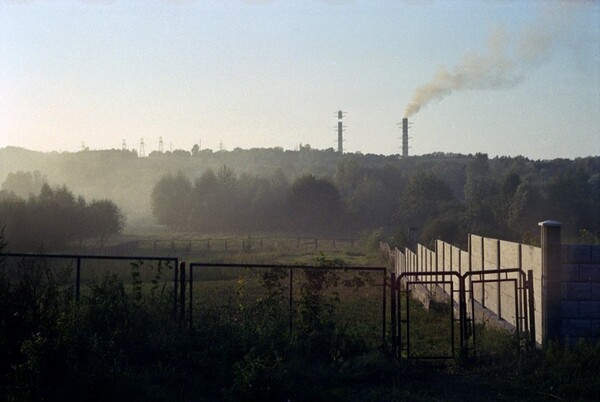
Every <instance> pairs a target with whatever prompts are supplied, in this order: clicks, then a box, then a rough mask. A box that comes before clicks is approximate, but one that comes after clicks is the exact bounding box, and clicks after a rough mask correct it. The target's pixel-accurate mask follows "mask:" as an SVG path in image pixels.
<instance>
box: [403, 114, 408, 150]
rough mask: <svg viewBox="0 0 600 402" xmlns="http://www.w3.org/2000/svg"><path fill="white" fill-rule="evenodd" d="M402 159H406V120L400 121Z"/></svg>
mask: <svg viewBox="0 0 600 402" xmlns="http://www.w3.org/2000/svg"><path fill="white" fill-rule="evenodd" d="M402 157H403V158H406V157H408V118H406V117H405V118H403V119H402Z"/></svg>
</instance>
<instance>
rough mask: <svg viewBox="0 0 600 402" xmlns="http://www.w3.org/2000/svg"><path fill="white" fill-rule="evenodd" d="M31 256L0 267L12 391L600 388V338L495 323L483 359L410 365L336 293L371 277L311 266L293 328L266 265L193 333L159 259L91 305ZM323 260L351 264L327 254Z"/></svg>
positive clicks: (223, 393)
mask: <svg viewBox="0 0 600 402" xmlns="http://www.w3.org/2000/svg"><path fill="white" fill-rule="evenodd" d="M3 244H4V242H3V239H2V237H1V236H0V245H3ZM1 248H2V247H0V249H1ZM0 251H1V250H0ZM31 261H33V260H29V262H24V263H23V264H22V265H21V269H20V271H19V272H20V273H19V275H18V276H11V277H8V276H7V275H6V271H5V270H4V269H3V270H2V276H0V303H1V305H2V306H3V308H2V309H0V315H1V317H0V345H1V348H0V351H1V353H2V356H1V358H0V399H2V400H7V401H27V400H47V401H53V400H56V401H58V400H60V401H69V400H73V401H75V400H82V399H85V400H90V401H105V400H115V401H119V400H120V401H132V400H148V401H153V400H154V401H165V400H167V401H168V400H173V401H175V400H196V401H210V400H215V401H216V400H235V401H239V400H242V401H243V400H246V401H270V400H272V401H282V400H296V401H309V400H310V401H319V400H323V401H331V400H333V401H336V400H338V401H394V400H451V401H452V400H456V401H458V400H465V399H469V400H481V399H492V400H528V401H529V400H540V401H542V400H547V399H557V398H562V399H567V400H586V399H588V400H593V399H595V398H596V397H597V395H598V394H599V392H600V380H599V379H600V346H598V345H585V344H578V345H576V346H575V347H574V348H572V349H571V348H563V347H561V346H558V345H550V346H548V347H546V348H545V349H544V350H541V351H536V352H532V353H529V354H525V353H518V352H517V349H515V348H514V342H513V340H512V337H511V336H510V334H506V333H502V332H496V331H492V330H485V331H487V332H485V334H486V336H485V338H488V339H490V342H488V343H487V344H486V345H485V347H484V349H482V353H480V354H479V357H478V359H477V360H476V361H473V360H470V359H467V360H458V361H455V362H450V363H448V364H442V365H434V366H432V365H430V364H428V363H423V362H419V361H409V360H405V359H402V360H401V361H399V362H396V361H395V360H394V359H393V358H392V357H391V356H390V354H389V351H387V350H386V349H380V348H379V347H377V346H374V345H373V344H371V343H369V342H366V341H365V339H363V338H362V337H360V336H357V333H358V332H355V331H352V330H351V329H352V328H350V327H348V326H347V325H340V316H339V315H338V314H337V313H336V311H339V307H340V303H344V302H345V301H344V300H342V299H341V298H340V296H339V294H338V295H337V296H336V293H335V292H331V290H332V289H334V288H336V286H343V287H344V288H345V289H350V290H351V291H353V290H352V289H357V290H356V291H357V292H360V286H361V282H360V281H361V278H360V277H355V278H354V280H352V281H348V282H345V283H343V282H344V280H345V277H344V276H343V275H342V274H341V273H339V272H343V271H327V270H323V271H308V270H306V271H305V272H303V273H298V277H299V278H300V277H301V278H302V281H301V282H299V286H300V285H301V286H300V287H299V288H298V293H297V297H298V299H297V300H295V306H296V308H295V314H294V329H293V331H292V332H291V333H290V328H289V321H288V318H289V310H288V300H287V298H286V292H287V288H286V287H285V284H286V283H287V276H286V275H287V274H286V272H285V271H284V270H277V269H275V270H266V271H260V272H252V274H256V276H257V278H259V284H260V291H259V292H256V293H252V292H254V290H253V288H252V287H251V286H250V284H249V282H248V281H246V282H243V281H242V282H240V281H239V280H237V281H236V280H231V279H228V280H229V281H230V282H231V281H232V282H233V286H234V288H235V289H236V292H239V293H240V294H241V293H245V296H246V299H245V300H247V302H245V303H239V302H236V303H234V304H232V305H230V306H229V307H228V309H229V312H228V313H227V314H225V313H224V311H225V310H223V307H222V304H223V302H225V300H220V299H218V300H213V303H212V304H210V305H205V306H204V307H205V308H202V309H196V310H195V312H194V325H193V329H192V330H191V331H190V329H189V327H188V325H187V324H186V323H183V324H182V323H180V322H178V321H177V320H174V319H173V317H172V316H171V314H172V293H171V292H170V291H169V290H170V289H171V286H167V287H165V286H164V283H165V282H163V280H164V279H163V278H165V277H170V275H166V276H164V275H163V273H162V272H161V269H163V270H164V269H166V268H164V267H162V268H160V267H154V269H155V271H154V274H153V275H150V276H149V277H151V278H153V279H151V280H150V281H149V282H147V283H146V282H144V283H142V280H141V278H142V277H143V275H141V274H140V271H142V270H144V269H148V268H149V267H148V266H144V265H143V264H140V263H135V264H133V265H132V266H131V279H130V280H127V281H121V280H118V279H116V277H115V276H113V275H106V276H104V277H101V279H100V280H99V281H98V282H96V283H94V284H91V286H89V287H88V288H86V290H85V292H82V296H81V300H80V301H79V302H78V303H77V302H75V299H74V293H73V289H72V286H70V283H69V281H68V280H67V278H70V272H69V269H56V268H53V267H51V266H50V265H49V264H47V263H45V262H44V261H37V262H36V263H32V262H31ZM313 263H315V264H320V265H323V266H339V265H340V264H343V261H341V260H339V259H337V258H331V257H329V256H325V255H319V256H317V257H316V259H314V260H313ZM248 274H250V272H249V273H248ZM146 276H148V275H146ZM363 279H364V278H363ZM213 280H217V278H215V279H213ZM362 286H365V285H364V284H363V285H362ZM197 290H199V289H197ZM357 294H358V293H357ZM239 300H244V299H243V298H241V299H239ZM411 308H413V310H414V312H415V319H417V320H421V322H420V324H419V325H420V329H419V331H429V332H423V333H422V335H423V338H424V340H425V338H428V339H435V338H436V337H439V335H440V333H443V331H442V330H440V328H443V327H444V325H447V324H444V322H442V323H441V324H440V325H438V326H432V325H431V323H432V320H437V318H439V317H443V318H444V320H445V322H447V320H448V311H447V309H445V308H443V306H440V308H436V309H432V310H431V311H430V313H426V312H425V311H424V310H422V309H421V308H420V307H419V305H417V304H414V305H412V306H411ZM356 312H357V310H356V309H354V308H352V311H350V312H349V313H350V314H353V313H354V314H356ZM438 316H439V317H438ZM434 342H435V341H434ZM424 347H430V345H424ZM484 352H485V353H484Z"/></svg>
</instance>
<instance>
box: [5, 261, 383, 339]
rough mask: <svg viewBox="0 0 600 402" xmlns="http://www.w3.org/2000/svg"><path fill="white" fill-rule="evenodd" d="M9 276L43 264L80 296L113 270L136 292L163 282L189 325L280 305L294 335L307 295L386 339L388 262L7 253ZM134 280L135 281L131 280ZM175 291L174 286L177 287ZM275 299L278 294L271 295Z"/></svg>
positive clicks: (177, 314) (354, 326)
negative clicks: (205, 315)
mask: <svg viewBox="0 0 600 402" xmlns="http://www.w3.org/2000/svg"><path fill="white" fill-rule="evenodd" d="M0 260H1V261H2V264H1V267H2V270H3V274H4V276H5V278H7V279H8V280H9V281H10V280H19V278H22V276H23V275H26V274H27V273H28V272H34V271H36V270H37V271H38V272H39V271H40V270H39V268H44V269H45V270H46V271H48V272H50V271H51V272H53V273H54V274H55V276H56V277H57V278H58V277H60V284H61V286H65V287H70V288H72V289H73V296H74V298H75V300H77V301H79V300H80V297H81V296H82V295H85V292H86V290H87V289H88V288H89V287H90V286H92V285H93V284H94V283H97V282H98V281H99V280H101V278H102V277H103V276H106V275H107V274H110V275H114V276H115V277H117V278H118V279H119V280H120V281H121V282H122V283H123V284H124V285H125V286H124V288H125V289H126V291H127V290H130V291H134V286H135V284H138V285H139V286H140V287H143V286H146V287H147V285H148V284H150V283H156V282H157V281H160V282H161V283H162V285H163V286H166V287H167V289H168V296H169V297H171V300H172V315H173V317H174V318H175V319H178V320H180V321H181V322H182V324H188V323H189V326H190V328H193V326H194V325H202V323H201V322H197V323H196V322H195V319H196V317H198V316H202V312H205V311H207V310H212V311H216V312H218V313H219V314H222V315H226V318H227V317H229V318H230V319H232V320H235V319H238V318H239V317H237V315H239V314H240V311H241V309H242V308H244V307H247V308H252V306H255V305H256V304H257V303H261V302H262V303H265V302H268V303H271V302H275V303H280V304H281V307H282V308H281V312H282V314H283V315H285V317H281V318H284V319H285V320H286V322H287V329H288V331H289V333H290V334H291V333H292V331H294V329H295V325H296V320H297V319H298V317H299V314H300V310H301V309H302V306H303V304H302V303H305V302H306V300H307V299H306V298H307V294H309V293H310V292H312V294H311V295H312V296H315V295H316V297H317V299H318V301H319V302H320V303H323V305H327V306H328V307H330V309H331V311H330V313H331V314H332V318H334V319H335V323H336V326H339V327H340V328H343V329H344V330H347V331H352V332H353V334H354V335H356V336H358V337H361V338H362V339H364V340H365V342H367V343H369V344H370V345H373V346H374V345H377V346H384V345H385V342H386V298H387V297H389V295H388V294H387V287H386V268H384V267H329V266H304V265H281V264H215V263H191V264H186V263H185V262H181V261H180V259H179V258H177V257H168V256H165V257H161V256H158V257H157V256H107V255H76V254H26V253H4V254H0ZM128 284H129V285H128ZM171 289H172V290H171ZM269 297H271V298H270V299H269Z"/></svg>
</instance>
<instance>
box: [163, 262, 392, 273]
mask: <svg viewBox="0 0 600 402" xmlns="http://www.w3.org/2000/svg"><path fill="white" fill-rule="evenodd" d="M163 260H164V258H163ZM192 264H193V265H194V266H195V267H215V268H228V267H230V268H247V267H252V268H293V269H310V270H322V271H329V270H336V271H375V272H384V273H385V271H386V268H385V267H359V266H349V267H322V266H314V265H294V264H291V265H286V264H227V263H204V262H194V263H192Z"/></svg>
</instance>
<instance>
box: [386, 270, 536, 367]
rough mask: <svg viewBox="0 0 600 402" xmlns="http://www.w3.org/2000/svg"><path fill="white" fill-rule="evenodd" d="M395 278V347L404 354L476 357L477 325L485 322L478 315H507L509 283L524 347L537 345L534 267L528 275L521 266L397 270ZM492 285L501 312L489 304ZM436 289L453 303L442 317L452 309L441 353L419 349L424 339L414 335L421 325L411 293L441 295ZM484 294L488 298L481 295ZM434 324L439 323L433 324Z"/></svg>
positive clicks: (513, 317)
mask: <svg viewBox="0 0 600 402" xmlns="http://www.w3.org/2000/svg"><path fill="white" fill-rule="evenodd" d="M390 279H391V287H390V290H391V316H392V317H391V338H392V351H393V353H394V354H395V355H396V356H397V357H398V358H401V357H404V358H410V359H414V358H419V359H451V358H455V357H457V356H458V354H459V353H460V355H462V356H468V355H473V356H475V355H476V354H477V345H478V337H477V333H478V327H477V325H476V324H477V323H478V322H480V321H481V317H478V314H479V315H481V314H485V315H487V316H488V317H493V319H496V320H498V319H500V320H502V319H503V315H502V302H501V297H500V291H501V290H504V291H505V293H506V288H507V287H509V289H510V290H511V291H512V294H513V295H514V305H512V306H511V307H513V309H511V311H510V312H508V314H510V315H511V317H510V318H511V321H512V322H513V323H514V325H512V327H513V328H514V332H515V335H516V337H517V339H518V341H519V342H518V343H519V346H520V347H527V348H529V347H532V346H533V345H535V318H534V317H535V316H534V312H533V308H534V306H533V300H534V299H533V272H532V271H528V273H527V274H525V272H524V271H523V270H521V269H519V268H506V269H496V270H486V271H471V272H467V273H465V274H463V275H461V274H460V273H459V272H456V271H445V272H431V271H415V272H404V273H402V274H400V275H399V276H397V277H396V275H395V273H392V274H391V278H390ZM486 285H487V287H488V290H489V288H493V289H495V290H496V291H497V292H498V296H497V300H496V305H495V306H496V311H497V314H495V313H491V312H490V310H486V308H485V307H486V304H485V300H486V296H487V297H489V296H490V294H489V293H486V289H485V288H486ZM436 293H437V294H438V295H439V296H441V298H442V299H443V303H441V304H442V305H445V306H449V307H448V308H447V309H446V310H448V311H444V312H442V316H443V315H444V314H446V313H447V314H448V316H447V317H446V318H442V319H443V320H444V321H445V322H447V326H446V327H444V328H443V330H442V331H440V332H445V334H441V337H442V338H440V341H439V342H440V343H446V342H447V344H446V345H445V347H444V345H441V346H442V347H440V348H438V349H440V350H441V352H439V353H431V354H419V353H415V351H414V347H413V346H414V345H415V343H418V342H419V341H421V339H417V340H416V341H415V340H414V339H413V338H414V336H412V337H411V327H413V326H415V325H417V323H415V322H414V321H415V320H414V318H412V314H411V308H410V304H411V299H412V297H411V296H413V295H415V294H420V295H421V296H423V295H426V297H430V298H431V300H435V298H434V297H432V296H433V295H434V294H436ZM478 295H479V296H481V297H480V298H479V299H480V300H482V301H483V303H482V302H479V301H478V300H477V299H478V297H477V296H478ZM467 301H468V302H467ZM433 303H435V301H434V302H433ZM438 315H439V314H438ZM504 317H507V314H504ZM446 320H447V321H446ZM505 322H506V321H505ZM431 324H433V323H430V324H428V325H431ZM446 337H447V338H446ZM443 338H445V339H443ZM438 346H440V345H438Z"/></svg>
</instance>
